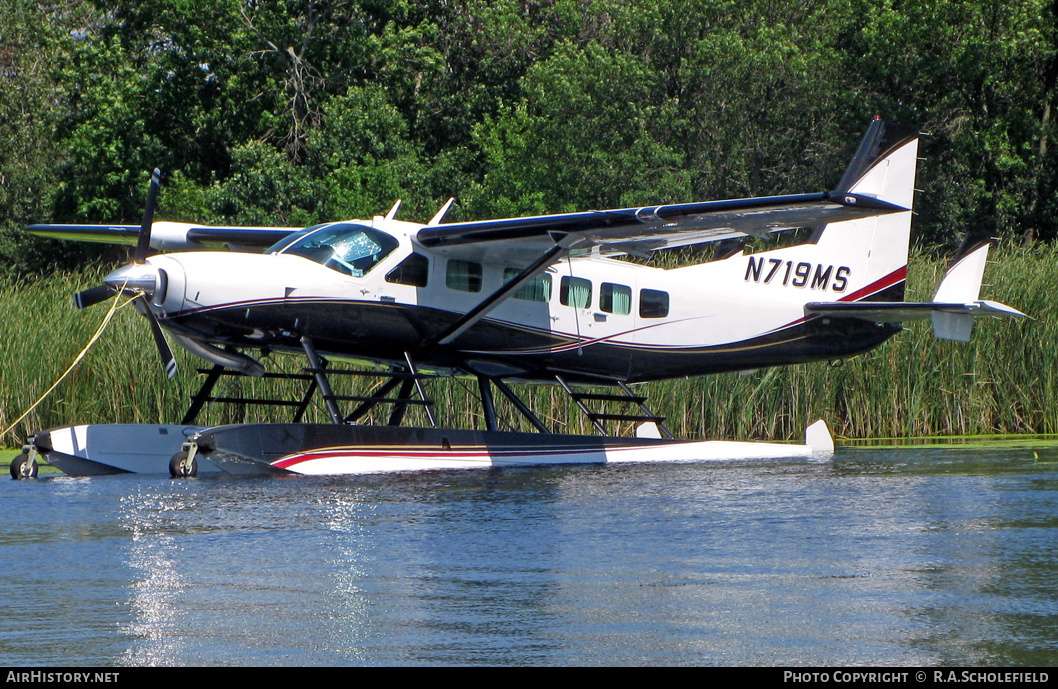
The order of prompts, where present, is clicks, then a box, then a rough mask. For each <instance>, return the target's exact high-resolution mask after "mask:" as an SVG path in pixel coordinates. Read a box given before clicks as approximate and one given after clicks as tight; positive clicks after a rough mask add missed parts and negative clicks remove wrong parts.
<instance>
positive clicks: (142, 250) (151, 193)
mask: <svg viewBox="0 0 1058 689" xmlns="http://www.w3.org/2000/svg"><path fill="white" fill-rule="evenodd" d="M161 184H162V171H161V170H159V169H158V168H154V172H152V173H151V188H150V189H149V190H148V191H147V205H146V206H145V207H144V209H143V224H142V225H140V236H139V239H138V240H137V241H136V253H135V254H133V259H132V260H133V263H143V262H144V261H145V260H146V259H147V252H148V251H149V250H150V248H151V225H153V224H154V209H155V207H156V206H157V205H158V189H159V187H160V186H161Z"/></svg>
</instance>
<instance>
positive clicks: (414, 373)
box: [404, 352, 437, 428]
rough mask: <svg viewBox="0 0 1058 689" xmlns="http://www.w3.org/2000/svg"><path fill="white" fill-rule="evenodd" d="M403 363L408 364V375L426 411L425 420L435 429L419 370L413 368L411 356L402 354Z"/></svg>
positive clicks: (405, 353)
mask: <svg viewBox="0 0 1058 689" xmlns="http://www.w3.org/2000/svg"><path fill="white" fill-rule="evenodd" d="M404 361H405V362H407V364H408V373H410V374H411V375H412V380H414V381H415V389H416V390H417V391H418V393H419V399H421V400H422V401H423V407H425V409H426V418H428V419H430V425H431V426H433V427H434V428H437V419H436V418H434V415H433V409H431V408H430V406H431V405H430V398H429V397H427V396H426V388H424V387H423V385H422V381H421V380H419V369H417V368H416V367H415V362H414V361H412V360H411V354H408V353H407V352H404Z"/></svg>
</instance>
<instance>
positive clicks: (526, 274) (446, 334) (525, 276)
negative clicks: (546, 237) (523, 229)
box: [421, 243, 569, 352]
mask: <svg viewBox="0 0 1058 689" xmlns="http://www.w3.org/2000/svg"><path fill="white" fill-rule="evenodd" d="M567 253H569V248H568V247H565V246H562V244H561V243H556V244H555V245H554V246H553V247H551V249H549V250H548V251H546V252H545V253H544V254H543V255H542V256H541V257H540V258H538V259H536V260H535V261H533V262H532V264H530V265H529V266H528V267H527V268H526V269H525V270H523V271H522V272H520V273H518V276H517V277H515V278H514V279H513V280H511V281H510V282H508V283H507V284H505V285H504V286H503V287H501V288H499V289H498V290H496V291H495V292H493V293H492V294H490V295H489V296H487V297H485V299H483V300H482V301H481V302H480V303H479V304H478V305H477V306H475V307H474V308H472V309H471V310H470V311H468V312H467V313H465V314H464V315H463V317H462V318H460V319H459V320H458V321H456V322H455V323H453V324H452V325H450V326H448V327H447V328H445V329H444V330H443V331H441V333H440V334H438V335H435V336H433V337H431V338H429V339H427V340H424V341H423V343H422V345H421V348H422V349H423V350H425V351H427V352H429V351H431V350H432V349H434V348H435V347H438V346H440V345H446V344H450V343H452V342H453V341H454V340H455V339H456V338H457V337H459V336H460V335H462V334H463V333H465V332H466V331H467V330H468V329H469V328H470V327H471V326H473V325H474V324H475V323H477V322H478V321H480V320H481V319H482V318H484V317H485V316H487V315H488V314H489V312H491V311H492V310H493V309H494V308H496V307H497V306H499V305H500V304H502V303H503V302H505V301H506V300H507V299H508V298H509V297H510V296H511V295H512V294H514V293H515V292H517V291H518V290H520V289H521V288H522V287H524V286H525V285H526V283H528V282H529V281H530V280H532V279H533V278H534V277H536V276H537V275H538V274H539V273H541V272H543V270H544V269H545V268H547V267H548V266H549V265H551V264H552V263H554V262H555V261H557V260H558V259H560V258H562V256H564V255H566V254H567Z"/></svg>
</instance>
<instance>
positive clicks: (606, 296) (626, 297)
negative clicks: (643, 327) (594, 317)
mask: <svg viewBox="0 0 1058 689" xmlns="http://www.w3.org/2000/svg"><path fill="white" fill-rule="evenodd" d="M599 310H600V311H605V312H606V313H615V314H617V315H619V316H624V315H627V314H629V313H632V288H631V287H625V286H624V285H615V284H613V283H612V282H604V283H602V285H600V286H599Z"/></svg>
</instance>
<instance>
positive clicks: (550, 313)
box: [12, 118, 1024, 476]
mask: <svg viewBox="0 0 1058 689" xmlns="http://www.w3.org/2000/svg"><path fill="white" fill-rule="evenodd" d="M918 144H919V136H918V134H917V132H912V131H908V130H905V129H902V128H899V127H895V126H891V125H887V124H886V123H884V122H883V121H882V120H881V119H879V118H876V119H875V120H874V121H872V122H871V124H870V126H869V128H868V130H867V132H866V134H865V136H864V138H863V140H862V142H861V144H860V146H859V148H858V150H857V152H856V154H855V156H854V157H853V159H852V161H851V162H850V164H849V166H848V168H847V169H846V171H845V173H844V175H843V176H842V178H841V181H840V182H839V184H838V185H837V187H835V188H834V189H833V190H831V191H827V192H819V193H806V194H795V195H787V196H771V197H762V198H748V199H736V200H725V201H706V202H697V203H682V204H672V205H661V206H645V207H641V208H622V209H613V210H601V211H586V212H578V213H562V214H556V215H545V216H537V217H523V218H506V219H496V220H478V221H471V222H451V223H446V222H443V220H444V216H445V213H446V211H447V210H448V208H449V206H450V204H451V201H449V202H448V203H447V204H445V206H443V207H442V208H441V209H440V210H439V211H438V212H437V214H436V215H435V216H434V217H433V218H432V219H431V220H430V221H429V222H427V223H426V224H420V223H412V222H406V221H402V220H398V219H397V217H396V215H397V212H398V208H399V205H400V203H399V201H398V202H397V204H395V205H394V206H393V208H392V209H391V210H390V211H389V212H388V213H386V214H385V215H384V216H377V217H375V218H373V219H371V220H366V221H361V220H350V221H341V222H332V223H327V224H323V225H317V226H314V227H309V228H282V227H211V226H201V225H193V224H187V223H175V222H154V221H153V215H154V208H155V205H156V201H157V197H158V189H159V185H160V175H159V173H158V172H157V171H155V173H154V175H153V176H152V181H151V187H150V192H149V194H148V200H147V206H146V209H145V213H144V219H143V223H142V224H141V225H140V226H95V225H88V226H85V225H34V226H32V227H30V228H28V231H29V232H31V233H33V234H37V235H42V236H47V237H56V238H62V239H73V240H82V241H103V242H112V243H127V244H130V245H134V246H135V249H134V252H133V260H132V263H130V264H128V265H126V266H124V267H122V268H119V269H117V270H115V271H114V272H112V273H110V274H109V275H108V276H107V277H106V278H104V280H103V284H101V285H98V286H95V287H92V288H89V289H86V290H84V291H82V292H80V293H78V294H76V295H75V297H74V301H75V304H76V305H77V306H78V307H80V308H84V307H88V306H91V305H93V304H97V303H100V302H103V301H105V300H108V299H111V298H114V297H117V296H119V295H126V296H128V297H130V298H134V299H135V305H136V307H137V309H138V310H139V311H140V313H141V314H142V315H143V316H145V317H146V320H147V322H148V323H149V324H150V327H151V330H152V331H153V333H154V339H155V342H156V344H157V347H158V350H159V353H160V355H161V358H162V361H163V363H164V365H165V367H166V369H167V371H168V372H169V375H170V376H171V375H172V374H173V372H174V371H175V366H176V364H175V359H174V357H173V353H172V350H171V349H170V347H169V344H168V342H167V337H168V339H171V340H173V341H175V342H176V343H177V344H178V345H180V346H182V347H184V348H185V349H187V350H188V351H190V352H191V353H193V354H194V355H196V356H197V357H200V358H201V359H204V360H205V361H207V362H209V363H212V364H213V368H212V369H211V370H209V371H208V375H206V379H205V382H204V384H203V386H202V389H201V390H200V391H199V393H198V394H197V395H196V396H195V397H194V399H193V400H192V403H191V405H190V408H189V410H188V413H187V415H186V416H185V417H184V419H183V421H182V423H180V424H175V425H114V424H89V425H78V426H65V427H61V428H53V429H48V430H46V431H42V432H40V433H37V434H36V435H35V436H34V437H33V438H31V439H30V442H29V443H28V445H27V446H26V448H25V452H24V453H23V455H21V456H20V458H19V460H18V461H17V462H16V463H15V464H13V465H12V473H13V475H15V474H19V475H29V474H30V473H32V471H34V470H35V464H34V457H35V456H36V455H43V456H45V457H46V458H47V459H48V461H49V462H50V463H51V464H53V465H55V466H57V467H59V468H60V469H62V470H63V471H65V472H67V473H70V474H77V475H85V474H98V473H113V472H122V471H132V472H149V471H164V467H168V468H169V470H170V473H171V474H172V475H174V476H186V475H194V474H195V473H196V472H198V471H199V469H200V467H201V468H202V469H203V470H205V469H212V470H220V471H224V472H228V473H234V474H242V473H275V472H293V473H302V474H343V473H361V472H376V471H388V470H416V469H433V468H450V467H476V466H494V465H524V464H541V463H570V462H620V461H665V460H669V461H687V460H701V459H709V458H717V457H726V458H744V457H786V456H796V455H802V454H803V455H807V454H810V453H812V452H813V451H823V452H826V451H832V449H833V443H832V440H831V438H830V434H829V432H828V431H827V430H826V427H825V424H824V425H823V426H822V428H820V427H819V426H818V425H814V426H813V427H812V428H810V429H809V433H808V437H807V439H806V443H805V445H787V444H773V443H734V442H722V441H681V440H675V439H673V438H672V435H671V433H669V432H668V430H667V428H666V427H665V425H664V419H663V418H661V417H659V416H657V415H656V414H654V412H653V411H651V409H650V408H649V406H647V403H646V399H645V397H644V396H642V395H638V394H636V392H635V391H634V390H633V388H632V387H631V386H633V385H635V384H637V383H642V382H647V381H656V380H664V379H671V378H677V377H685V376H701V375H708V374H713V373H719V372H725V371H747V370H754V369H760V368H765V367H770V366H781V365H788V364H796V363H802V362H809V361H819V360H825V361H834V360H840V359H843V358H846V357H850V356H853V355H856V354H859V353H861V352H864V351H866V350H869V349H871V348H873V347H876V346H878V345H880V344H882V343H883V342H885V341H886V340H888V339H889V338H890V337H892V336H894V335H895V334H896V333H897V332H899V331H900V330H901V329H902V326H901V325H900V324H901V323H902V322H904V321H908V320H917V319H931V320H932V325H933V332H934V334H935V335H936V336H937V337H940V338H947V339H953V340H960V341H967V340H969V337H970V332H971V328H972V325H973V320H974V318H975V317H979V316H985V315H987V316H1022V315H1024V314H1022V313H1021V312H1020V311H1017V310H1016V309H1013V308H1011V307H1009V306H1006V305H1003V304H999V303H996V302H992V301H984V300H981V299H980V298H979V296H980V295H979V292H980V286H981V279H982V275H983V271H984V266H985V259H986V256H987V252H988V242H987V241H984V242H977V241H969V240H968V241H967V242H966V243H964V245H963V247H962V249H960V251H959V254H958V255H957V256H956V259H955V260H954V261H953V263H952V264H951V267H950V268H949V270H948V272H947V273H946V275H945V277H944V278H943V281H942V282H941V284H940V287H939V288H938V290H937V292H936V294H935V296H934V299H933V300H932V301H930V302H918V303H912V302H905V301H903V297H904V283H905V277H906V272H907V259H908V247H909V238H910V232H911V222H912V207H913V201H914V193H915V190H914V184H915V172H916V167H917V160H918ZM799 228H802V229H803V228H813V230H812V233H811V235H810V237H808V239H807V241H804V242H803V243H800V244H795V245H790V246H785V247H782V248H775V249H772V250H767V251H760V252H756V253H747V252H746V251H745V249H744V246H742V245H741V244H740V242H742V241H744V240H745V239H746V238H748V237H761V238H766V237H768V236H769V235H772V234H773V233H778V232H784V231H787V230H794V229H799ZM703 243H712V244H713V245H714V246H715V247H716V248H717V250H716V251H715V252H714V257H713V260H709V261H707V262H704V263H700V264H697V265H689V266H685V267H681V268H674V269H667V270H666V269H660V268H656V267H652V266H649V265H643V264H641V263H639V264H637V263H635V262H632V261H629V260H622V257H627V256H633V257H644V256H649V255H650V254H651V253H652V252H655V251H658V250H662V249H669V248H674V247H685V246H690V245H696V244H703ZM152 250H153V251H154V252H157V253H153V255H152ZM273 351H285V352H294V353H296V354H297V355H298V356H299V357H300V356H302V355H303V356H304V357H305V361H306V362H307V365H306V366H305V368H304V370H303V372H302V373H301V374H300V375H302V376H304V377H305V380H306V381H308V384H309V386H310V390H309V392H308V393H307V395H306V397H305V398H304V399H301V400H295V401H294V402H295V403H296V404H295V406H296V408H297V411H296V414H295V418H294V421H293V422H292V423H280V424H253V423H247V424H234V425H226V426H217V427H202V426H196V425H195V420H196V416H197V414H198V412H199V410H200V409H201V407H202V405H203V404H205V403H207V402H209V401H211V400H216V399H219V398H216V397H213V396H212V390H213V386H214V384H215V383H216V382H217V380H218V379H219V378H220V376H221V375H224V374H237V375H246V376H262V375H270V374H268V373H266V371H265V369H264V366H263V365H262V364H261V363H260V361H259V360H258V359H257V358H254V356H252V354H253V353H255V352H261V353H268V352H273ZM347 360H355V361H366V362H373V363H374V364H375V366H376V367H380V368H378V369H376V372H377V370H381V371H384V372H385V373H384V375H385V376H387V377H388V380H387V381H386V382H385V383H384V384H382V385H380V386H379V387H378V388H377V389H376V391H375V392H373V393H372V394H370V395H367V396H361V397H353V396H342V395H336V394H334V392H333V391H332V386H331V384H330V379H331V378H332V377H333V376H334V375H337V374H339V373H340V371H339V369H338V368H337V367H335V366H328V363H330V362H334V361H347ZM204 372H205V371H204ZM347 372H348V371H347ZM276 375H279V374H276ZM440 375H454V376H462V377H466V378H469V379H476V381H477V388H478V393H479V397H480V402H481V411H482V418H483V420H484V425H485V428H484V429H483V430H469V429H447V428H438V427H436V426H437V424H436V421H435V415H434V414H433V411H432V401H431V400H430V399H429V396H428V392H427V390H426V383H427V382H428V381H429V380H430V379H431V378H433V377H436V376H440ZM519 382H532V383H547V384H552V385H559V386H561V387H562V389H564V390H565V391H566V392H567V393H568V394H569V395H570V396H571V397H572V399H573V400H574V401H575V402H576V404H577V405H578V406H579V407H580V408H581V410H582V411H583V412H584V413H585V414H587V416H588V418H589V419H590V420H591V422H592V424H593V425H594V427H595V429H596V430H597V431H598V432H599V433H600V435H597V436H578V435H561V434H554V433H551V432H550V429H549V428H548V427H547V426H546V425H545V424H544V423H543V422H542V421H541V420H540V419H539V418H538V416H537V415H536V414H534V412H533V410H532V409H530V407H529V406H528V405H527V404H526V403H525V402H524V401H523V400H522V399H521V398H520V397H519V396H518V394H516V392H515V390H514V389H513V388H512V387H511V384H512V383H519ZM600 387H603V388H608V389H609V391H608V392H606V393H597V392H585V391H584V390H585V389H586V388H587V389H597V388H600ZM496 391H498V392H499V394H500V395H502V396H503V397H504V398H506V399H507V400H509V402H510V403H511V404H512V405H513V407H514V408H515V409H517V411H518V412H519V413H520V414H521V415H523V416H524V418H525V419H526V420H527V421H528V423H529V424H530V425H531V426H532V427H533V428H534V429H535V431H536V432H508V431H502V430H500V429H499V422H498V420H497V414H496V407H495V399H494V395H495V393H496ZM394 393H395V394H394ZM312 395H319V396H321V397H322V401H323V405H325V408H326V413H327V414H328V415H329V417H330V420H331V422H332V423H329V424H307V423H300V418H301V414H302V413H303V412H304V409H305V407H306V406H307V405H308V403H309V397H311V396H312ZM390 395H392V396H390ZM615 400H623V401H624V402H627V403H628V404H629V405H631V406H632V407H633V409H632V411H631V413H628V414H603V413H598V412H596V411H592V409H591V408H590V407H589V405H591V404H596V403H598V402H600V401H607V402H612V401H615ZM350 403H355V405H356V406H355V408H354V409H352V410H351V411H348V410H343V409H342V404H346V405H347V406H352V405H351V404H350ZM380 404H382V405H390V406H391V407H392V411H391V412H390V414H389V422H388V424H387V425H360V424H358V423H357V422H358V421H359V420H360V419H361V418H363V417H364V415H365V414H366V413H367V412H368V411H369V410H371V409H372V408H374V407H375V406H376V405H380ZM409 405H421V407H422V408H424V409H425V412H426V416H427V418H428V419H429V422H430V425H429V426H425V427H405V426H402V425H401V423H402V420H403V418H404V415H405V410H406V409H407V408H408V407H409ZM596 408H597V407H596ZM614 419H621V420H626V421H633V422H636V423H638V424H639V425H638V430H637V433H636V437H633V438H621V437H608V436H606V435H604V434H605V428H604V425H603V424H604V422H605V421H607V420H614ZM16 464H17V467H16ZM159 467H162V468H161V469H159Z"/></svg>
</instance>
